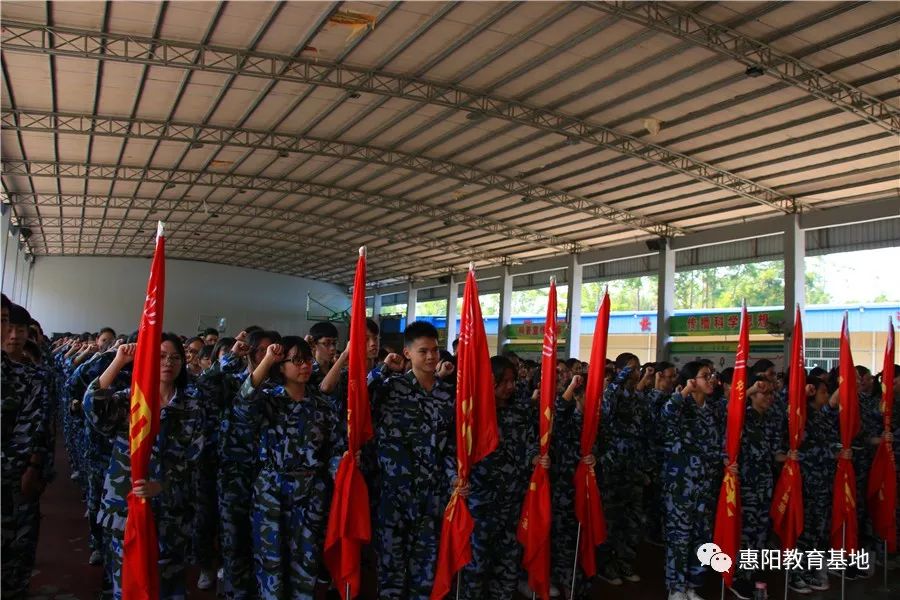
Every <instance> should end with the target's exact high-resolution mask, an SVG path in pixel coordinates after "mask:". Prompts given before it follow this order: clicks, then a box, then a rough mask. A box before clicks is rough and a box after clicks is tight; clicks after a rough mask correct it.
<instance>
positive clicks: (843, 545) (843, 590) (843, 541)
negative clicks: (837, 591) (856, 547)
mask: <svg viewBox="0 0 900 600" xmlns="http://www.w3.org/2000/svg"><path fill="white" fill-rule="evenodd" d="M846 547H847V521H844V524H843V525H842V526H841V550H843V549H844V548H846ZM846 587H847V567H846V566H845V567H844V568H843V569H841V600H844V594H845V593H846Z"/></svg>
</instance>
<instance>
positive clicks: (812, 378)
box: [806, 371, 828, 397]
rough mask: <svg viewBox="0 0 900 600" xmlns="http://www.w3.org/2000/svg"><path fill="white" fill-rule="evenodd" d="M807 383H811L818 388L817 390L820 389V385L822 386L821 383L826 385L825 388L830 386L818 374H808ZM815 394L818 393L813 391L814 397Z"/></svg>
mask: <svg viewBox="0 0 900 600" xmlns="http://www.w3.org/2000/svg"><path fill="white" fill-rule="evenodd" d="M822 372H823V373H824V371H822ZM806 385H811V386H813V387H814V388H815V389H816V392H817V391H819V386H820V385H824V386H825V389H826V390H827V389H828V386H827V385H826V384H825V382H824V381H822V380H821V379H820V378H819V377H816V376H814V375H807V376H806ZM815 395H816V393H815V392H813V397H815Z"/></svg>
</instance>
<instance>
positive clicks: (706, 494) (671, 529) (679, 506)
mask: <svg viewBox="0 0 900 600" xmlns="http://www.w3.org/2000/svg"><path fill="white" fill-rule="evenodd" d="M664 493H665V502H666V521H665V529H666V530H665V536H666V586H667V587H668V589H669V591H670V592H685V591H687V589H688V588H689V587H691V588H699V587H702V586H703V580H704V576H705V569H706V567H704V566H703V565H701V564H700V561H699V559H697V548H698V547H700V546H701V545H703V544H705V543H707V542H710V541H712V519H713V515H714V511H715V503H716V493H715V492H714V491H713V490H712V483H710V482H707V483H706V484H697V483H693V482H690V481H684V480H682V481H679V482H671V481H670V482H667V484H666V488H665V492H664Z"/></svg>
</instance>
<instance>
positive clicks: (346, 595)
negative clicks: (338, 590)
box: [344, 581, 350, 600]
mask: <svg viewBox="0 0 900 600" xmlns="http://www.w3.org/2000/svg"><path fill="white" fill-rule="evenodd" d="M344 600H350V582H349V581H348V582H347V585H346V586H345V587H344Z"/></svg>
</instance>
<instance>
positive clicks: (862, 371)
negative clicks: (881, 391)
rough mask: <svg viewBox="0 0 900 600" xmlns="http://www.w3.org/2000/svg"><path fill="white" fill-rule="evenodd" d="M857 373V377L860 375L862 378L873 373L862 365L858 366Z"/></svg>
mask: <svg viewBox="0 0 900 600" xmlns="http://www.w3.org/2000/svg"><path fill="white" fill-rule="evenodd" d="M856 373H857V375H859V376H860V377H862V376H863V375H869V374H871V373H872V372H871V371H870V370H869V369H867V368H865V367H864V366H862V365H856Z"/></svg>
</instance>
